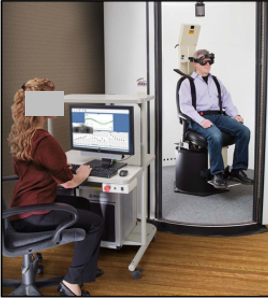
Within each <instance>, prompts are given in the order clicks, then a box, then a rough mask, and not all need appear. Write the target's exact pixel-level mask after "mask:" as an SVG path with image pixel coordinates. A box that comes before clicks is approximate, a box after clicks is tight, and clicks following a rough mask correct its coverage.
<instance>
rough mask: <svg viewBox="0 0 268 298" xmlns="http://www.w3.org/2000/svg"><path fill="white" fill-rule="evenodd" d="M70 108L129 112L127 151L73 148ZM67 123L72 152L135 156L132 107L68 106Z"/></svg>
mask: <svg viewBox="0 0 268 298" xmlns="http://www.w3.org/2000/svg"><path fill="white" fill-rule="evenodd" d="M72 108H78V109H85V108H89V109H103V110H105V109H110V110H111V109H112V110H129V118H130V121H129V131H130V136H129V143H130V144H129V146H130V148H129V151H115V150H105V149H100V148H99V149H93V148H78V147H74V146H73V126H72ZM69 117H70V118H69V122H70V147H71V149H72V150H78V151H85V152H93V153H107V154H119V155H134V154H135V144H134V107H133V106H123V105H119V106H116V105H112V106H106V105H92V104H88V105H87V104H70V105H69Z"/></svg>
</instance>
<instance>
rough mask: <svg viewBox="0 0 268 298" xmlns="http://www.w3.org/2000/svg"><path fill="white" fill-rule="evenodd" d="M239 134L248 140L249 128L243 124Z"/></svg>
mask: <svg viewBox="0 0 268 298" xmlns="http://www.w3.org/2000/svg"><path fill="white" fill-rule="evenodd" d="M241 136H242V137H243V138H244V139H245V140H248V141H249V140H250V129H249V128H248V127H247V126H244V125H243V128H242V129H241Z"/></svg>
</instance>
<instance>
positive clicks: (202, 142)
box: [185, 130, 236, 148]
mask: <svg viewBox="0 0 268 298" xmlns="http://www.w3.org/2000/svg"><path fill="white" fill-rule="evenodd" d="M185 137H186V139H187V140H189V141H191V142H193V143H194V144H196V145H198V146H201V147H203V148H207V145H208V143H207V140H206V138H204V137H203V136H202V135H201V134H200V133H198V132H196V131H193V130H188V131H187V132H186V134H185ZM222 139H223V144H222V146H223V147H225V146H230V145H233V144H235V140H236V138H235V137H232V136H231V135H229V134H228V133H226V132H224V131H222Z"/></svg>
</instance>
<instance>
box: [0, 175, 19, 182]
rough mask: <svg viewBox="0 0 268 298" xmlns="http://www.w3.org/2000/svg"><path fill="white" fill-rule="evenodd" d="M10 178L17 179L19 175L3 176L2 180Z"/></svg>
mask: <svg viewBox="0 0 268 298" xmlns="http://www.w3.org/2000/svg"><path fill="white" fill-rule="evenodd" d="M11 180H19V176H17V175H10V176H3V177H2V181H11Z"/></svg>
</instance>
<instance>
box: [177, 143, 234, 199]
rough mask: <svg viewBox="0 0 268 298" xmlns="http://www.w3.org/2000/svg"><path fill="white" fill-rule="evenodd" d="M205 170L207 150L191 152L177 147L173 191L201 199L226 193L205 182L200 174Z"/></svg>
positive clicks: (206, 166)
mask: <svg viewBox="0 0 268 298" xmlns="http://www.w3.org/2000/svg"><path fill="white" fill-rule="evenodd" d="M207 168H208V153H207V150H200V151H193V150H187V149H183V148H180V147H177V150H176V181H175V189H174V191H175V192H179V193H183V194H189V195H195V196H201V197H205V196H209V195H213V194H216V193H220V192H225V191H228V190H227V189H216V188H215V187H213V186H212V185H211V184H209V183H208V182H207V179H206V178H205V177H203V176H202V172H203V171H204V170H206V169H207Z"/></svg>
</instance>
